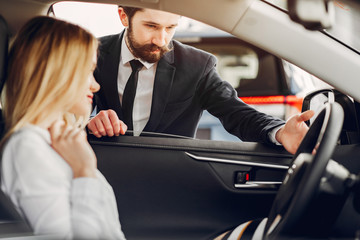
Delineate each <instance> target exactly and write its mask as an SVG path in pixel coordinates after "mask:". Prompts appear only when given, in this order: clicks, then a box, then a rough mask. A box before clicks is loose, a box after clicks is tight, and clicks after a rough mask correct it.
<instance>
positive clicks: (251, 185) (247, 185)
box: [235, 181, 282, 189]
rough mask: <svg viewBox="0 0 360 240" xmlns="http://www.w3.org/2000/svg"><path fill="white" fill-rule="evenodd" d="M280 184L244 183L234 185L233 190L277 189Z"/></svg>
mask: <svg viewBox="0 0 360 240" xmlns="http://www.w3.org/2000/svg"><path fill="white" fill-rule="evenodd" d="M281 184H282V182H267V181H247V182H245V183H237V184H235V188H246V189H249V188H250V189H278V188H279V187H280V186H281Z"/></svg>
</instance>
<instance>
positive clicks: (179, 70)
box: [88, 7, 313, 153]
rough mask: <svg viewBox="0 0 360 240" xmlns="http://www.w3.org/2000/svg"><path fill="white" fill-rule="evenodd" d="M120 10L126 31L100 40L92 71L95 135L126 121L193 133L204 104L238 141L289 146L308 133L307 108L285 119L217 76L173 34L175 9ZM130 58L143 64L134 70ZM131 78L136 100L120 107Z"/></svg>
mask: <svg viewBox="0 0 360 240" xmlns="http://www.w3.org/2000/svg"><path fill="white" fill-rule="evenodd" d="M119 16H120V20H121V22H122V24H123V25H124V26H125V27H126V30H125V31H123V32H122V33H120V34H117V35H112V36H106V37H103V38H102V39H101V44H100V55H99V58H98V67H97V70H96V71H95V78H96V80H97V81H98V82H99V84H100V86H101V89H100V91H99V92H98V93H97V94H96V96H95V101H94V102H95V104H96V106H97V112H98V114H97V115H96V116H95V117H94V118H92V119H91V120H90V122H89V124H88V128H89V130H90V131H91V132H92V133H93V134H94V135H95V136H97V137H101V136H106V135H108V136H113V135H119V134H124V133H125V131H126V130H127V128H128V127H129V128H130V129H132V130H134V135H139V134H141V132H142V131H151V132H160V133H168V134H177V135H183V136H190V137H193V136H194V135H195V131H196V128H197V125H198V122H199V119H200V117H201V114H202V112H203V110H208V111H209V112H210V113H211V114H212V115H214V116H216V117H217V118H219V119H220V121H221V123H222V124H223V126H224V127H225V129H226V130H227V131H228V132H230V133H231V134H233V135H235V136H237V137H239V138H240V139H242V140H244V141H260V142H265V143H275V144H283V145H284V147H285V148H286V149H287V150H288V151H289V152H292V153H294V152H295V150H296V149H297V147H298V145H299V143H300V142H301V140H302V138H303V136H304V135H305V134H306V132H307V126H306V125H305V124H304V123H303V121H304V120H308V119H309V118H310V117H311V116H312V115H313V112H307V113H304V114H302V115H299V116H294V117H293V118H291V119H290V120H289V121H288V122H287V123H286V125H285V122H284V121H282V120H280V119H277V118H274V117H271V116H268V115H266V114H263V113H260V112H258V111H256V110H255V109H253V108H252V107H250V106H248V105H247V104H245V103H244V102H242V101H241V100H240V99H239V98H238V97H237V93H236V91H235V90H234V89H233V87H232V86H231V85H230V84H229V83H227V82H225V81H222V79H221V78H220V77H219V75H218V73H217V71H216V69H215V66H216V58H215V57H214V56H213V55H211V54H209V53H206V52H204V51H201V50H199V49H196V48H193V47H190V46H187V45H184V44H181V43H180V42H177V41H175V40H173V39H172V37H173V35H174V33H175V28H176V26H177V25H178V21H179V19H180V16H179V15H175V14H171V13H167V12H162V11H157V10H151V9H138V8H129V7H124V8H122V7H119ZM134 59H137V60H140V62H141V64H140V65H139V67H138V69H137V70H134V67H133V64H132V60H134ZM139 69H140V70H139ZM133 75H134V76H135V75H137V77H136V80H133V79H134V77H132V76H133ZM129 76H130V77H129ZM128 79H129V80H128ZM130 79H132V80H130ZM132 81H135V82H136V83H135V89H136V95H135V98H133V99H132V100H131V101H130V102H131V106H130V107H129V106H127V104H124V106H123V102H129V100H128V99H129V97H128V96H129V95H130V94H129V91H130V90H129V89H130V88H131V87H130V86H129V85H130V84H128V83H130V82H132ZM132 88H134V87H132ZM125 92H126V93H125ZM134 94H135V93H134ZM124 96H126V97H124ZM125 98H126V100H125ZM123 100H125V101H123ZM128 109H130V114H129V113H128V112H129V110H128ZM120 119H121V120H123V121H121V120H120ZM124 122H125V123H124ZM285 139H286V141H284V140H285Z"/></svg>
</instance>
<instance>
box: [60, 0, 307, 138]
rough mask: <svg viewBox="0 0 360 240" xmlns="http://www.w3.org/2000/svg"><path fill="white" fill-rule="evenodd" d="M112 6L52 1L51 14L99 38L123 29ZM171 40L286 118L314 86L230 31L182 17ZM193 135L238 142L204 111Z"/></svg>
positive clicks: (243, 94)
mask: <svg viewBox="0 0 360 240" xmlns="http://www.w3.org/2000/svg"><path fill="white" fill-rule="evenodd" d="M278 1H283V0H278ZM117 9H118V6H117V5H112V4H97V3H96V4H95V3H83V2H82V3H79V2H59V3H56V4H54V6H53V14H54V15H55V17H58V18H61V19H65V20H68V21H70V22H73V23H76V24H79V25H80V26H82V27H84V28H86V29H89V31H91V32H92V33H93V34H94V35H95V36H96V37H101V36H104V35H110V34H116V33H119V32H121V31H122V30H123V29H124V27H123V26H122V24H121V22H120V19H119V17H118V12H117ZM174 39H176V40H178V41H181V42H183V43H185V44H188V45H191V46H193V47H196V48H199V49H202V50H204V51H207V52H210V53H212V54H213V55H215V56H216V57H217V60H218V62H217V66H216V68H217V71H218V73H219V75H220V77H221V78H222V79H223V80H225V81H227V82H229V83H230V84H231V85H232V86H233V87H234V88H235V90H236V91H237V93H238V96H239V97H240V98H241V99H242V100H243V101H244V102H246V103H248V104H250V105H252V106H253V107H254V108H256V109H257V110H259V111H262V112H265V113H267V114H269V115H273V116H277V117H280V118H283V119H287V118H288V117H289V116H290V115H292V114H295V113H298V112H299V111H300V109H301V101H302V97H303V96H304V95H302V93H303V92H304V89H307V90H306V91H307V92H308V91H309V86H311V87H312V86H313V82H311V81H312V80H313V78H312V77H311V76H310V74H308V73H306V72H305V71H302V70H301V69H299V68H297V67H295V66H293V65H292V64H290V63H288V62H286V61H283V60H281V59H279V58H277V57H275V56H273V55H271V54H269V53H267V52H265V51H263V50H261V49H258V48H256V47H254V46H252V45H250V44H248V43H246V42H244V41H242V40H240V39H237V38H236V37H234V36H232V35H231V34H229V33H226V32H224V31H221V30H219V29H216V28H213V27H211V26H208V25H206V24H203V23H200V22H197V21H194V20H192V19H189V18H186V17H182V18H181V20H180V23H179V26H178V27H177V29H176V34H175V36H174ZM310 83H311V84H310ZM288 96H291V97H295V100H296V101H295V102H294V101H293V100H292V101H293V102H294V103H291V104H289V103H290V101H289V99H287V97H288ZM197 138H202V139H204V138H205V139H214V140H228V141H239V139H238V138H236V137H234V136H232V135H230V134H229V133H227V132H226V131H225V129H224V128H223V127H222V125H221V123H220V121H219V120H218V119H217V118H215V117H213V116H212V115H211V114H209V113H208V112H207V111H205V112H204V114H203V116H202V118H201V120H200V123H199V131H198V134H197Z"/></svg>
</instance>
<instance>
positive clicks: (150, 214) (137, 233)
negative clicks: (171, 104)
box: [89, 134, 291, 239]
mask: <svg viewBox="0 0 360 240" xmlns="http://www.w3.org/2000/svg"><path fill="white" fill-rule="evenodd" d="M89 141H90V143H91V145H92V147H93V149H94V150H95V153H96V155H97V157H98V168H99V170H100V171H101V172H102V173H103V174H104V176H105V177H106V179H107V180H108V181H109V183H110V184H111V185H112V187H113V189H114V192H115V195H116V198H117V204H118V210H119V217H120V221H121V224H122V228H123V231H124V233H125V235H126V236H127V238H128V239H209V238H213V237H215V236H217V235H218V234H220V233H221V232H223V231H225V230H227V229H229V228H231V227H234V226H236V225H238V224H240V223H242V222H244V221H247V220H250V219H255V218H263V217H266V216H267V214H268V212H269V210H270V207H271V205H272V202H273V199H274V196H275V194H276V191H277V188H278V186H279V185H280V184H281V181H282V179H283V177H284V174H285V172H286V170H287V168H288V165H289V163H290V161H291V155H290V154H289V153H287V152H286V151H285V150H284V149H283V148H281V147H278V148H277V147H269V146H266V145H263V144H259V143H250V142H222V141H210V140H198V139H191V138H182V137H179V138H174V137H172V136H170V137H166V136H164V135H156V134H152V135H150V136H140V137H133V136H119V137H112V138H109V137H103V138H101V139H97V138H96V137H94V136H90V137H89Z"/></svg>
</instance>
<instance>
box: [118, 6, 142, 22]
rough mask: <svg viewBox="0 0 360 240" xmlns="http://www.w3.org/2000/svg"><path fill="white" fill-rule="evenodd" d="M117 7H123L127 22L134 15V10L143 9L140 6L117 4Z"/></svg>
mask: <svg viewBox="0 0 360 240" xmlns="http://www.w3.org/2000/svg"><path fill="white" fill-rule="evenodd" d="M119 7H121V8H123V9H124V12H125V13H126V16H127V17H128V19H129V22H131V19H132V17H133V16H134V15H135V13H136V12H138V11H142V10H143V9H142V8H137V7H123V6H119Z"/></svg>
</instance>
